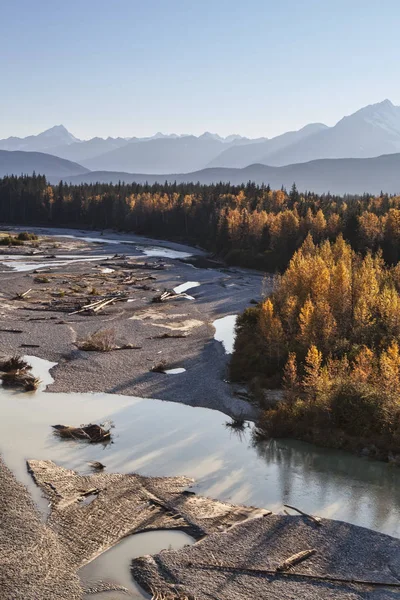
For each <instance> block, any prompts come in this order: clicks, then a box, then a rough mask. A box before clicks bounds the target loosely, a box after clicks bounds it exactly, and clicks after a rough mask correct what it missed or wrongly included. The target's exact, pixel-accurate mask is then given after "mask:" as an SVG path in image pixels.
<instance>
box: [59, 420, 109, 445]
mask: <svg viewBox="0 0 400 600" xmlns="http://www.w3.org/2000/svg"><path fill="white" fill-rule="evenodd" d="M53 429H54V430H55V431H54V433H55V434H56V435H58V436H60V437H61V438H63V439H72V440H84V441H87V442H91V443H97V442H108V441H110V440H111V427H108V428H106V427H104V425H96V424H92V423H89V425H81V426H80V427H71V426H69V425H53Z"/></svg>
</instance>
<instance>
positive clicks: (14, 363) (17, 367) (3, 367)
mask: <svg viewBox="0 0 400 600" xmlns="http://www.w3.org/2000/svg"><path fill="white" fill-rule="evenodd" d="M31 368H32V367H31V365H30V364H28V363H27V362H26V360H24V359H23V358H22V356H19V355H18V354H14V356H11V358H2V359H0V371H3V372H4V373H9V372H10V371H23V370H24V371H27V370H29V369H31Z"/></svg>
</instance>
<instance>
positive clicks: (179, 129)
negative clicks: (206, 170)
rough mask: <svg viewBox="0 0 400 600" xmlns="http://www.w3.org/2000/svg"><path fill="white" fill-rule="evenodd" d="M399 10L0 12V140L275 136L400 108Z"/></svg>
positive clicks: (171, 3)
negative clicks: (50, 134)
mask: <svg viewBox="0 0 400 600" xmlns="http://www.w3.org/2000/svg"><path fill="white" fill-rule="evenodd" d="M399 20H400V2H399V0H380V1H379V2H378V1H377V0H279V1H278V0H275V1H271V0H112V1H111V0H79V1H78V0H68V1H66V0H36V1H35V2H34V1H32V0H1V3H0V115H1V117H0V138H4V137H8V136H11V135H17V136H26V135H31V134H36V133H39V132H40V131H43V130H44V129H47V128H49V127H52V126H53V125H59V124H63V125H65V127H67V129H68V130H69V131H71V132H72V133H73V134H74V135H76V136H77V137H79V138H81V139H87V138H90V137H93V136H101V137H107V136H109V135H110V136H123V137H127V136H145V135H152V134H154V133H156V132H157V131H162V132H164V133H171V132H175V133H193V134H195V135H199V134H201V133H203V132H204V131H211V132H217V133H219V134H220V135H229V134H231V133H239V134H241V135H246V136H249V137H258V136H267V137H272V136H274V135H278V134H280V133H282V132H284V131H288V130H292V129H299V128H300V127H302V126H304V125H306V124H307V123H310V122H322V123H326V124H327V125H333V124H334V123H336V122H337V121H338V120H339V119H340V118H342V117H343V116H344V115H348V114H351V113H352V112H354V111H356V110H358V109H359V108H361V107H362V106H365V105H367V104H372V103H375V102H379V101H382V100H384V99H385V98H389V99H390V100H391V101H392V102H393V103H394V104H396V105H400V77H399V65H400V37H399V35H398V23H399Z"/></svg>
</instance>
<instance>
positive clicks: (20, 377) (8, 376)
mask: <svg viewBox="0 0 400 600" xmlns="http://www.w3.org/2000/svg"><path fill="white" fill-rule="evenodd" d="M1 379H2V381H3V386H4V387H16V388H23V389H24V390H25V391H26V392H33V391H35V390H37V389H38V387H39V385H40V379H39V378H38V377H35V376H34V375H32V373H28V372H27V371H26V370H20V371H10V372H9V373H3V374H2V375H1Z"/></svg>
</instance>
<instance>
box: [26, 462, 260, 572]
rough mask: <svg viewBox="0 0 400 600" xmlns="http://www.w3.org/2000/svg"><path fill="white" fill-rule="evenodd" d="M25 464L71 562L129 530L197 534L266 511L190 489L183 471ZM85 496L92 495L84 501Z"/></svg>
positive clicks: (95, 552) (78, 562)
mask: <svg viewBox="0 0 400 600" xmlns="http://www.w3.org/2000/svg"><path fill="white" fill-rule="evenodd" d="M28 467H29V470H30V471H31V473H32V475H33V477H34V479H35V481H36V482H37V484H38V485H39V486H40V487H41V489H42V490H43V491H44V492H45V494H46V495H47V496H48V498H49V499H50V501H51V505H52V510H51V514H50V517H49V519H48V525H49V527H51V528H52V529H53V530H54V531H56V532H57V534H58V536H59V538H60V540H61V542H62V544H63V545H64V546H65V547H66V548H67V549H68V551H69V552H70V554H71V556H72V560H73V562H74V564H75V567H76V568H79V567H81V566H83V565H84V564H86V563H87V562H88V561H90V560H92V559H93V558H95V557H96V556H97V555H98V554H100V553H101V552H103V551H104V550H106V549H108V548H110V547H111V546H113V545H114V544H116V543H117V542H118V541H119V540H120V539H121V538H123V537H125V536H127V535H129V534H132V533H139V532H143V531H151V530H155V529H180V530H182V531H185V532H186V533H188V534H189V535H191V536H192V537H194V538H195V539H201V538H203V537H204V536H205V535H208V534H211V533H214V532H216V531H226V530H227V529H229V528H230V527H232V526H233V525H235V524H236V523H239V522H241V521H244V520H246V519H249V518H254V517H257V516H260V515H262V514H269V511H266V510H260V509H256V508H252V507H244V506H236V505H232V504H228V503H225V502H220V501H217V500H211V499H209V498H205V497H201V496H197V495H195V494H192V493H190V491H188V490H187V487H188V486H190V485H191V484H192V483H193V480H191V479H188V478H187V477H144V476H141V475H137V474H132V475H121V474H117V473H104V472H101V473H95V474H93V475H78V474H77V473H76V472H75V471H72V470H69V469H64V468H63V467H59V466H57V465H56V464H55V463H53V462H52V461H40V460H39V461H37V460H31V461H29V462H28ZM88 496H91V497H92V501H91V502H90V503H85V502H84V499H85V498H87V497H88Z"/></svg>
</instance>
